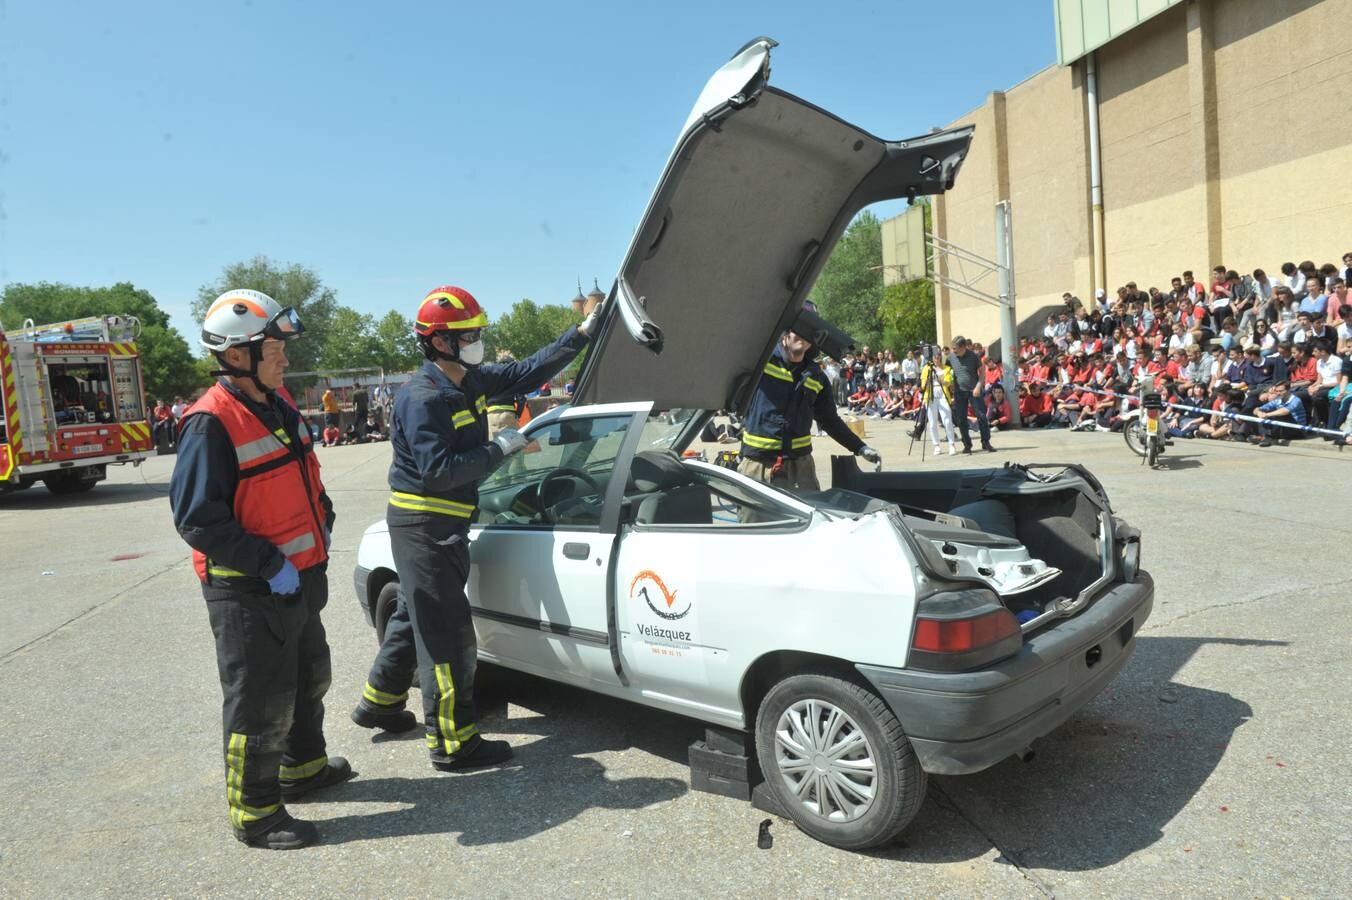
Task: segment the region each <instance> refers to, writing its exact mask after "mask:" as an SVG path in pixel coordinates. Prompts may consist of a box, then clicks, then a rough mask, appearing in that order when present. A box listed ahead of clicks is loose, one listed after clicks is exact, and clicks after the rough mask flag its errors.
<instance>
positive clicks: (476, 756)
mask: <svg viewBox="0 0 1352 900" xmlns="http://www.w3.org/2000/svg"><path fill="white" fill-rule="evenodd" d="M431 756H432V768H434V769H436V770H437V771H438V772H459V771H461V770H463V769H481V768H483V767H485V766H496V765H500V764H501V763H505V762H506V761H507V760H509V759H511V758H512V745H511V744H509V743H507V742H506V741H486V740H484V739H483V737H481V736H480V735H477V734H476V735H474V737H472V738H470V739H469V740H467V741H465V743H464V744H463V745H461V747H460V749H459V750H457V751H455V752H454V753H443V752H441V751H439V750H434V751H432V753H431Z"/></svg>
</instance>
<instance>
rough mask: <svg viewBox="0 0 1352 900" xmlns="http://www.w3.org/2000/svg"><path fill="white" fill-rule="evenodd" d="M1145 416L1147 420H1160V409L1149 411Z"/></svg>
mask: <svg viewBox="0 0 1352 900" xmlns="http://www.w3.org/2000/svg"><path fill="white" fill-rule="evenodd" d="M1145 415H1146V418H1147V419H1158V418H1159V417H1160V411H1159V410H1158V409H1147V410H1146V411H1145Z"/></svg>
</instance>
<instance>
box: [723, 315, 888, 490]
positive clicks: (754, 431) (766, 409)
mask: <svg viewBox="0 0 1352 900" xmlns="http://www.w3.org/2000/svg"><path fill="white" fill-rule="evenodd" d="M815 357H816V351H815V350H814V348H813V346H812V343H811V341H809V340H808V339H807V338H804V337H803V336H801V335H799V334H797V333H795V332H793V331H786V332H784V334H783V335H781V336H780V339H779V346H777V347H776V348H775V350H774V352H773V353H772V354H770V361H769V362H767V363H766V364H765V371H764V373H763V374H762V375H761V379H760V383H759V384H758V385H757V386H756V394H755V396H754V397H752V398H751V406H750V408H749V409H748V410H747V414H746V419H745V421H744V422H743V423H742V424H743V430H742V461H741V463H740V464H738V466H737V471H738V472H741V473H742V474H743V475H749V476H750V477H752V478H755V479H756V480H757V481H763V482H765V483H766V484H774V485H779V486H782V487H789V488H799V489H801V490H805V491H818V490H821V486H820V485H819V484H818V482H817V468H816V465H815V464H814V463H813V462H812V423H813V421H814V420H815V421H816V423H817V424H818V425H820V426H821V428H822V430H823V431H825V432H826V433H827V434H829V435H830V436H831V437H833V438H835V439H836V441H837V442H838V443H839V444H840V445H841V446H842V447H844V448H845V449H846V450H849V451H850V452H851V453H854V454H857V455H859V456H862V457H864V458H865V459H867V460H868V461H869V462H872V463H881V462H882V457H881V456H880V455H879V454H878V451H877V450H874V449H873V448H872V447H870V446H868V445H867V444H865V443H864V442H863V441H862V440H861V439H860V438H859V435H857V434H855V433H854V432H853V431H851V430H850V428H849V426H848V425H846V424H845V423H844V421H842V420H841V418H840V415H839V414H838V413H837V412H836V404H835V400H834V399H833V398H832V395H831V383H830V381H828V380H827V378H826V374H825V373H824V372H823V371H822V369H821V366H819V365H817V363H816V361H815Z"/></svg>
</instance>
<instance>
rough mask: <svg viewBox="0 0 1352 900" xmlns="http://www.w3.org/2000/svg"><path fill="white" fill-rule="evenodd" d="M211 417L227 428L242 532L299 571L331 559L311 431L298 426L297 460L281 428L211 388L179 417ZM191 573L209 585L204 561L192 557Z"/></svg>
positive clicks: (203, 557) (196, 555)
mask: <svg viewBox="0 0 1352 900" xmlns="http://www.w3.org/2000/svg"><path fill="white" fill-rule="evenodd" d="M195 413H206V414H207V415H211V416H215V417H216V420H217V421H218V422H220V423H221V424H222V425H224V426H225V431H226V433H227V434H228V435H229V436H230V443H231V444H232V445H233V446H234V448H235V457H236V459H237V460H238V461H239V487H238V488H236V490H235V518H236V519H237V520H238V521H239V523H240V525H241V526H242V527H243V528H244V530H245V531H247V532H249V533H250V534H252V535H255V536H257V537H261V538H263V539H264V540H267V541H270V542H271V543H272V544H273V545H274V546H276V547H277V549H278V550H281V551H282V553H283V555H285V556H286V558H287V559H289V560H291V562H292V564H293V565H295V567H296V568H297V569H308V568H310V567H311V566H316V565H319V564H320V563H322V562H324V561H325V560H327V559H328V558H329V555H328V552H327V551H325V549H324V506H323V504H322V503H321V502H320V495H321V494H323V492H324V486H323V484H322V483H321V482H320V480H319V460H318V459H316V458H315V454H314V446H313V445H312V443H311V441H310V430H309V429H308V428H306V427H305V422H304V421H302V422H301V427H300V442H301V446H300V451H301V452H300V458H299V459H298V458H297V457H296V454H294V453H293V452H292V451H291V448H290V447H289V446H288V444H287V441H289V440H291V438H290V436H289V435H286V433H285V432H284V431H283V430H282V429H280V428H279V429H278V430H277V431H276V432H273V431H269V430H268V428H267V426H266V425H264V424H263V422H262V421H261V420H260V419H259V418H258V417H257V416H256V415H254V414H253V413H252V412H250V411H249V409H248V408H247V407H246V406H245V405H244V404H243V403H241V402H240V401H239V400H238V399H237V398H236V397H235V396H234V395H233V394H231V393H230V392H229V391H227V390H226V389H225V388H223V387H221V385H220V384H219V383H218V384H214V385H212V387H211V389H210V390H209V391H207V392H206V393H205V394H203V395H202V398H201V399H200V400H198V401H197V402H196V403H194V404H193V405H192V407H191V408H190V409H189V410H188V411H187V412H185V413H184V414H183V420H184V421H185V422H186V421H187V419H188V417H189V416H191V415H193V414H195ZM192 565H193V569H195V570H196V571H197V577H198V578H200V579H202V581H203V582H205V581H206V580H207V558H206V555H205V554H203V553H200V552H198V551H197V550H194V551H193V552H192Z"/></svg>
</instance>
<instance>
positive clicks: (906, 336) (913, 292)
mask: <svg viewBox="0 0 1352 900" xmlns="http://www.w3.org/2000/svg"><path fill="white" fill-rule="evenodd" d="M881 319H882V323H883V340H882V346H884V347H886V348H889V349H891V350H893V351H895V352H897V353H902V352H905V351H906V350H910V349H911V348H913V347H915V346H916V345H917V344H920V343H921V342H927V343H934V341H935V325H934V284H933V282H930V281H926V280H924V279H916V280H914V281H907V282H903V283H901V284H889V285H888V286H887V287H886V288H884V289H883V305H882V310H881Z"/></svg>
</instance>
